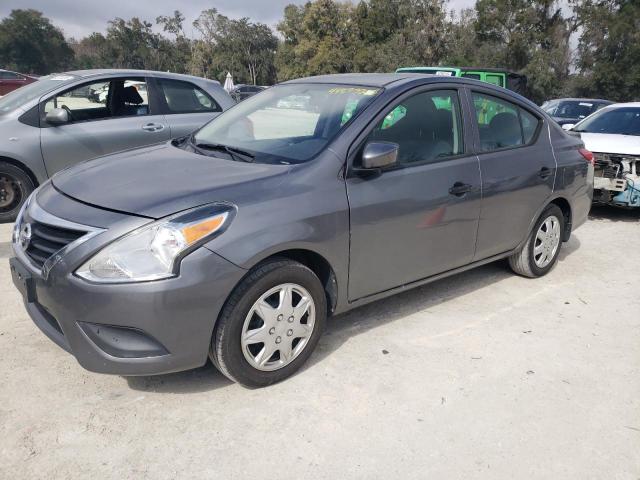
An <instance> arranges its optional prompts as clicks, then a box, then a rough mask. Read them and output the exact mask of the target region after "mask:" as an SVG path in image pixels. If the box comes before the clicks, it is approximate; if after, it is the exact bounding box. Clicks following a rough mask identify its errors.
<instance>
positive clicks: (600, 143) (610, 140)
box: [579, 132, 640, 155]
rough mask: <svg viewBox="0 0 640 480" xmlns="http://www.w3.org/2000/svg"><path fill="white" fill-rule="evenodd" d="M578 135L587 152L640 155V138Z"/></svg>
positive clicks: (604, 134)
mask: <svg viewBox="0 0 640 480" xmlns="http://www.w3.org/2000/svg"><path fill="white" fill-rule="evenodd" d="M579 133H580V138H581V139H582V141H583V142H584V145H585V147H586V148H587V150H590V151H592V152H597V153H618V154H621V155H640V137H638V136H635V135H616V134H611V133H583V132H579Z"/></svg>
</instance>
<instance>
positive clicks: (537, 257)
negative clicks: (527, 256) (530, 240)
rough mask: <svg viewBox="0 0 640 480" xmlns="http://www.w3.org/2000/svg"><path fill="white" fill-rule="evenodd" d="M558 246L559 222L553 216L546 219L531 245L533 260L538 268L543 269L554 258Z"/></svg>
mask: <svg viewBox="0 0 640 480" xmlns="http://www.w3.org/2000/svg"><path fill="white" fill-rule="evenodd" d="M559 246H560V220H558V218H557V217H556V216H555V215H552V216H550V217H547V218H546V219H545V221H544V222H542V225H540V228H539V229H538V232H537V233H536V239H535V242H534V244H533V260H534V262H535V263H536V266H537V267H538V268H545V267H546V266H547V265H549V264H550V263H551V262H552V261H553V259H554V258H555V256H556V252H557V251H558V247H559Z"/></svg>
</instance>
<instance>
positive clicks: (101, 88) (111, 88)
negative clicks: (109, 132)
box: [44, 78, 149, 122]
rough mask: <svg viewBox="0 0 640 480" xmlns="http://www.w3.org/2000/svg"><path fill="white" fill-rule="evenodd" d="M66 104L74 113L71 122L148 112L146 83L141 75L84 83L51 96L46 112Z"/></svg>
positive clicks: (45, 108) (46, 104)
mask: <svg viewBox="0 0 640 480" xmlns="http://www.w3.org/2000/svg"><path fill="white" fill-rule="evenodd" d="M63 107H64V108H67V109H68V110H69V111H70V112H71V121H72V122H82V121H88V120H102V119H105V118H111V117H129V116H138V115H147V114H148V113H149V98H148V95H147V84H146V83H145V81H144V79H142V78H129V79H113V80H101V81H98V82H93V83H90V84H85V85H81V86H79V87H76V88H73V89H71V90H67V91H66V92H64V93H62V94H59V95H56V96H55V97H53V98H51V99H49V100H48V101H47V102H46V103H45V106H44V112H45V114H46V113H48V112H50V111H51V110H53V109H54V108H63Z"/></svg>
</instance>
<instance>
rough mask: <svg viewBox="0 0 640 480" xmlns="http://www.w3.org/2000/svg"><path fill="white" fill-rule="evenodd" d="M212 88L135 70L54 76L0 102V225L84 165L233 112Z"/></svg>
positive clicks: (228, 100)
mask: <svg viewBox="0 0 640 480" xmlns="http://www.w3.org/2000/svg"><path fill="white" fill-rule="evenodd" d="M234 104H235V102H234V101H233V99H232V98H231V97H230V96H229V95H228V94H227V93H226V92H225V91H224V89H223V88H222V87H221V86H220V84H219V83H218V82H216V81H212V80H206V79H203V78H198V77H192V76H187V75H177V74H170V73H161V72H149V71H141V70H84V71H76V72H67V73H62V74H53V75H49V76H47V77H43V78H41V79H40V80H39V81H37V82H35V83H33V84H31V85H27V86H25V87H22V88H20V89H18V90H16V91H14V92H12V93H10V94H9V95H7V96H5V97H3V98H1V99H0V132H2V133H1V135H0V222H3V221H12V220H14V219H15V217H16V215H17V214H18V211H19V210H20V207H21V206H22V204H23V203H24V201H25V200H26V198H27V197H28V196H29V194H30V193H31V191H33V189H34V188H35V187H37V186H38V185H39V184H41V183H42V182H44V181H45V180H46V179H47V178H48V177H50V176H51V175H53V174H54V173H56V172H58V171H59V170H62V169H63V168H66V167H68V166H70V165H73V164H75V163H78V162H80V161H83V160H90V159H92V158H96V157H99V156H103V155H107V154H111V153H115V152H119V151H123V150H127V149H130V148H136V147H142V146H146V145H151V144H154V143H160V142H164V141H167V140H169V139H171V138H175V137H180V136H183V135H186V134H188V133H191V132H192V131H194V130H196V129H197V128H199V127H200V126H202V125H203V124H205V123H207V122H208V121H209V120H211V119H212V118H214V117H216V116H217V115H218V114H220V113H221V112H223V111H224V110H226V109H228V108H230V107H231V106H232V105H234Z"/></svg>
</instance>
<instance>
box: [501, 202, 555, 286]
mask: <svg viewBox="0 0 640 480" xmlns="http://www.w3.org/2000/svg"><path fill="white" fill-rule="evenodd" d="M548 221H550V222H551V223H552V225H554V227H553V228H552V232H551V234H547V237H546V240H547V241H548V242H549V243H546V242H545V241H541V240H540V239H539V237H538V234H539V233H541V235H542V238H543V239H544V238H545V234H546V233H547V232H546V230H547V229H548V228H547V226H548V225H549V224H546V225H545V222H548ZM553 222H557V223H555V224H554V223H553ZM543 225H545V227H543ZM555 225H557V227H556V226H555ZM563 232H564V215H563V213H562V210H560V208H559V207H558V206H557V205H553V204H551V205H549V206H547V208H545V209H544V211H543V212H542V214H541V215H540V217H539V218H538V220H537V221H536V223H535V225H534V227H533V230H532V231H531V233H530V234H529V238H527V241H526V242H525V243H524V245H522V246H521V247H520V248H519V249H518V250H516V251H515V252H514V254H513V255H511V257H509V266H510V267H511V270H513V271H514V272H515V273H517V274H519V275H522V276H523V277H529V278H537V277H542V276H543V275H546V274H547V273H549V272H550V271H551V269H552V268H553V267H554V266H555V264H556V263H557V262H558V255H559V254H560V250H561V249H562V233H563ZM541 244H544V247H542V250H543V252H542V253H537V252H535V250H536V249H537V248H540V245H541ZM545 247H546V249H545ZM538 252H539V250H538ZM545 255H546V257H545ZM545 259H546V260H545ZM542 260H545V261H542Z"/></svg>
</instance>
